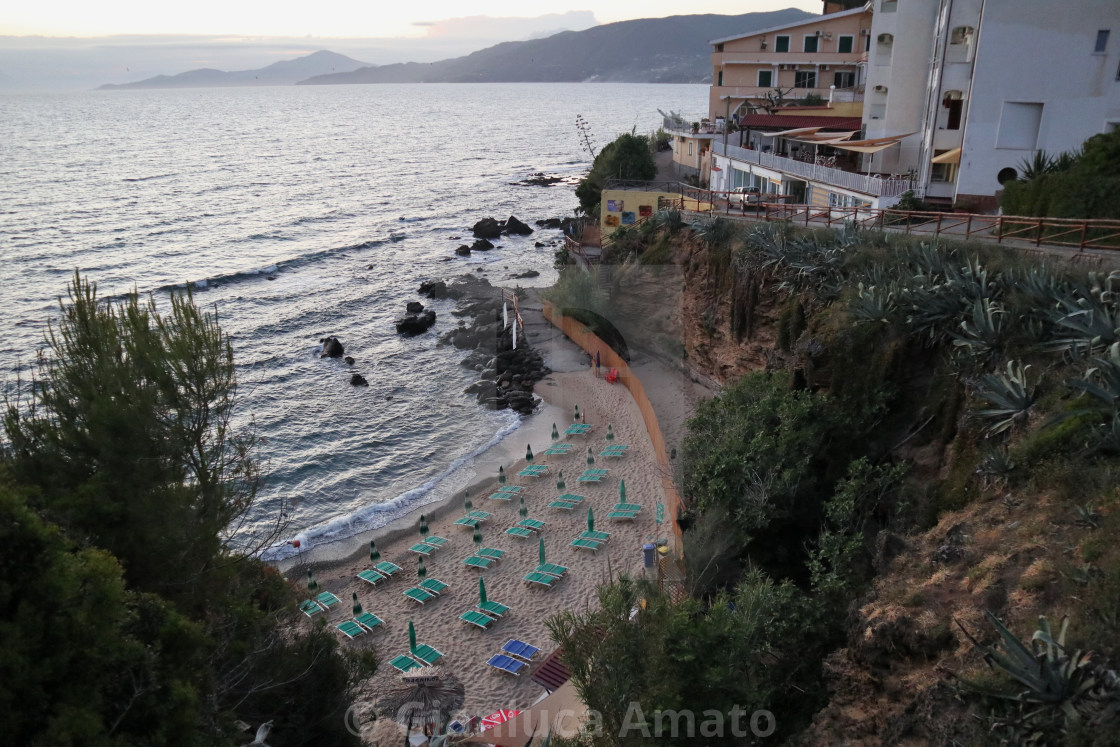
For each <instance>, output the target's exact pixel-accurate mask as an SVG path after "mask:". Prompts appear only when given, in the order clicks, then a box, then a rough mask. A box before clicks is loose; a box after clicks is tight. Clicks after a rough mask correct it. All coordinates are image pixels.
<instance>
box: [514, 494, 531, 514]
mask: <svg viewBox="0 0 1120 747" xmlns="http://www.w3.org/2000/svg"><path fill="white" fill-rule="evenodd" d="M517 513H519V514H521V518H522V519H524V518H525V517H526V516H528V515H529V507H528V506H526V505H525V498H524V497H522V498H521V508H519V509H517Z"/></svg>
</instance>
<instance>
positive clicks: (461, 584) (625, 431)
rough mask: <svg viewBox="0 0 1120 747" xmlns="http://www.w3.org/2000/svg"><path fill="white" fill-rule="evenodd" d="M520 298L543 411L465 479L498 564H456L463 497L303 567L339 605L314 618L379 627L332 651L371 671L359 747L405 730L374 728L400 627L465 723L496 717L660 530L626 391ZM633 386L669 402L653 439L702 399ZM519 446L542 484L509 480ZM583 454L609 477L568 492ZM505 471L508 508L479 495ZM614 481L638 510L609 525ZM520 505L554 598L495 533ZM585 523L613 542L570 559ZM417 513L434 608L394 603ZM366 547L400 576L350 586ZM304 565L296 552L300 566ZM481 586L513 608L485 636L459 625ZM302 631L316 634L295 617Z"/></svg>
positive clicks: (666, 385)
mask: <svg viewBox="0 0 1120 747" xmlns="http://www.w3.org/2000/svg"><path fill="white" fill-rule="evenodd" d="M538 309H539V305H534V302H533V301H532V300H530V302H529V303H527V304H525V305H524V307H523V309H522V313H523V315H524V316H525V318H526V322H527V324H526V332H527V333H528V335H529V337H530V340H531V341H532V342H533V344H534V345H535V346H536V347H537V348H538V349H541V350H542V351H543V352H544V354H545V357H546V362H547V363H548V364H549V365H550V367H551V368H553V370H554V371H560V373H554V374H552V375H550V376H549V377H547V378H546V379H544V380H542V381H541V382H538V384H537V386H536V388H535V391H536V393H537V394H538V395H540V396H541V397H542V398H543V399H544V401H545V403H546V404H545V406H544V407H543V408H542V410H541V411H540V412H539V413H537V414H535V415H533V416H532V417H531V418H529V419H527V420H526V423H525V425H523V426H522V428H520V429H518V431H517V432H516V433H515V434H513V435H512V436H510V437H509V438H508V439H506V441H508V442H509V443H503V444H501V445H499V447H496V448H495V449H493V450H491V452H488V453H487V454H484V455H482V456H481V457H480V458H479V460H478V463H477V464H476V465H475V466H476V472H477V474H479V475H482V476H483V477H482V478H480V479H477V480H476V481H475V483H474V484H472V485H471V486H470V487H469V488H468V490H469V491H470V495H471V500H472V502H473V504H474V508H475V509H476V510H482V511H487V512H489V513H491V514H492V517H491V518H490V519H489V520H487V521H486V522H485V523H484V524H483V526H482V536H483V546H485V547H493V548H498V549H501V550H505V551H506V555H505V557H504V558H503V559H502V560H501V561H499V562H498V563H497V564H495V565H493V566H491V567H490V568H489V569H487V570H478V569H475V568H471V567H468V566H465V565H463V560H464V559H465V558H466V557H468V556H469V555H471V554H472V553H473V552H474V550H475V545H474V543H473V542H472V534H473V532H472V531H471V529H470V528H468V527H464V526H456V525H455V524H454V521H455V519H457V518H459V517H461V516H462V515H463V514H465V512H466V511H465V509H464V507H463V492H462V491H459V492H458V493H457V494H456V495H455V496H454V497H452V498H450V499H448V500H446V501H444V502H443V503H442V504H433V505H428V506H425V507H423V508H422V509H418V510H416V511H414V512H413V513H410V514H409V515H407V516H405V517H402V518H400V519H398V520H397V521H395V522H393V524H391V525H389V526H388V527H384V528H382V529H381V530H378V531H376V532H375V533H373V534H372V535H368V534H367V535H360V536H358V537H355V538H353V539H352V540H348V541H347V542H345V543H338V544H339V545H343V547H335V548H334V550H333V553H332V556H331V559H330V560H329V561H328V562H322V560H321V558H322V557H323V556H320V558H319V559H317V560H319V561H320V562H315V563H314V565H313V567H314V570H315V574H316V580H317V581H318V583H319V587H320V589H322V590H326V591H331V592H333V593H334V594H335V595H337V596H338V597H339V598H340V599H341V600H342V603H341V604H340V605H337V606H336V607H335V608H334V609H333V610H331V611H330V612H329V613H327V615H326V621H327V624H329V625H331V626H332V627H333V626H334V625H336V624H337V623H338V622H340V621H342V620H347V619H350V617H351V614H350V611H351V602H352V593H354V592H357V594H358V599H359V601H360V602H361V604H362V606H363V608H364V609H365V611H368V612H372V613H374V614H375V615H377V616H378V617H380V618H381V619H382V620H384V621H385V623H386V625H385V626H384V628H379V629H377V630H376V631H375V632H373V633H370V634H367V635H364V636H361V637H359V638H357V639H354V640H347V639H345V638H344V637H343V636H342V634H341V633H339V634H338V635H339V636H340V638H342V639H343V645H344V646H347V647H353V648H366V647H372V648H374V649H375V650H376V652H377V654H378V656H379V660H380V665H379V668H378V671H377V673H376V675H375V676H374V677H372V678H371V679H370V680H368V681H367V682H366V683H364V684H363V686H362V689H361V692H360V693H359V695H358V696H357V698H356V700H355V709H354V715H355V716H356V717H357V720H358V722H359V723H361V724H362V727H361V732H362V737H363V738H364V739H365V740H367V742H370V743H373V742H376V741H384V740H388V739H399V738H400V737H401V736H402V735H403V727H402V726H400V725H397V724H395V723H394V722H393V720H392V719H391V718H380V719H379V720H377V721H376V722H374V721H373V719H372V715H373V713H374V711H375V710H376V709H377V698H378V694H379V693H384V692H385V691H386V689H387V688H389V687H390V686H392V685H393V684H395V683H398V682H399V680H400V673H399V672H398V671H397V670H395V669H394V668H393V667H392V666H390V664H389V662H390V661H391V660H392V659H393V658H394V657H396V656H398V655H401V654H407V653H408V650H409V646H408V623H409V621H412V622H413V623H414V624H415V628H416V637H417V642H418V643H420V644H427V645H429V646H433V647H434V648H436V649H437V650H439V651H440V652H442V653H443V654H444V657H443V659H442V660H441V661H440V662H439V663H440V665H441V667H442V668H443V671H444V672H449V673H452V674H454V675H455V676H456V677H457V678H458V679H459V680H460V681H461V682H462V683H463V685H464V687H465V690H466V694H465V702H464V704H463V711H464V712H465V713H467V714H469V715H479V716H483V715H486V714H488V713H491V712H493V711H494V710H496V709H498V708H517V709H520V708H524V707H526V706H528V705H530V704H531V703H533V702H534V701H535V700H537V699H538V698H539V697H540V696H541V695H542V694H543V693H544V690H543V689H542V688H541V686H540V685H538V684H536V683H534V682H533V681H532V679H531V673H532V671H534V670H535V668H536V666H537V665H538V664H539V662H540V660H541V659H543V658H544V656H546V655H547V654H548V653H550V652H551V651H552V650H553V649H554V648H555V646H554V645H553V644H552V643H551V641H550V639H549V636H548V629H547V625H546V620H547V618H548V617H549V616H551V615H553V614H555V613H557V612H560V611H563V610H572V611H575V612H584V611H586V610H587V609H589V608H594V607H596V606H597V599H596V587H597V586H598V585H599V584H602V583H606V582H608V581H610V580H611V579H612V578H617V576H618V575H619V574H622V573H625V574H630V575H639V574H641V573H642V572H643V569H642V546H643V544H645V543H648V542H655V541H656V540H657V539H659V538H662V537H665V536H666V533H667V532H669V531H670V529H669V528H668V527H664V528H659V527H658V526H657V524H656V521H655V517H656V507H657V504H658V502H663V501H664V500H665V498H664V494H663V492H662V488H661V474H660V471H659V469H660V468H659V466H658V464H657V462H656V460H655V457H654V454H653V447H652V445H651V443H650V439H649V436H648V434H647V432H646V429H645V425H644V423H643V421H642V417H641V413H640V412H639V410H638V408H637V406H636V404H635V403H634V401H633V399H632V397H631V395H630V393H629V391H628V390H627V389H626V388H625V387H623V386H622V385H620V384H609V383H607V382H606V381H605V380H604V379H603V378H602V377H601V376H600V377H596V376H595V375H594V373H593V372H592V370H591V368H590V366H589V365H588V360H589V359H588V356H587V355H586V354H584V353H583V352H582V351H581V350H579V349H578V348H577V347H576V346H575V345H574V344H573V343H571V342H570V341H569V340H567V339H566V338H564V337H563V335H562V334H561V333H559V332H558V331H557V330H555V328H553V327H552V326H551V325H550V324H548V323H547V322H544V321H543V319H540V318H539V316H538V314H537V310H538ZM640 370H641V378H642V381H643V383H644V385H645V387H646V389H647V390H651V394H652V391H658V392H661V393H669V396H659V397H651V398H652V399H653V400H654V404H655V407H657V408H658V417H659V419H660V420H661V421H662V430H664V431H666V432H672V433H678V432H683V428H684V422H685V420H686V419H687V417H688V416H689V415H690V414H691V413H692V412H693V411H694V410H695V406H696V402H697V400H698V398H700V397H703V396H708V395H710V392H709V391H708V390H707V389H706V388H704V387H703V386H702V385H696V384H692V383H689V384H687V385H685V384H682V382H684V381H686V379H687V377H685V375H684V374H682V373H681V372H680V371H677V370H674V369H673V368H672V367H670V366H667V365H664V364H659V363H658V362H657V361H655V360H645V361H643V362H642V365H641V367H640ZM575 405H578V406H579V409H580V412H581V413H583V414H584V418H585V422H587V423H589V424H592V426H593V428H592V429H591V432H590V433H589V434H587V435H584V436H564V435H563V431H564V429H565V428H566V427H567V426H568V425H569V424H571V422H572V413H573V407H574V406H575ZM553 422H555V423H556V425H557V427H558V429H559V431H560V433H561V437H560V442H561V443H565V442H568V443H572V444H573V445H574V446H573V448H572V450H571V451H570V453H568V454H566V455H559V456H545V455H544V454H543V452H544V450H545V449H547V448H548V447H549V446H551V445H552V440H551V430H552V423H553ZM608 423H609V424H610V425H611V426H612V430H613V432H614V435H615V438H614V441H613V443H614V444H626V445H628V446H629V449H628V450H627V452H626V455H625V456H624V457H622V458H620V459H619V458H607V457H601V456H600V452H601V451H602V449H603V447H604V446H606V445H607V443H608V442H607V441H606V438H605V437H606V433H607V424H608ZM526 443H528V444H531V445H532V448H533V452H534V454H535V456H536V457H537V458H536V460H535V463H536V464H542V463H546V464H548V465H549V470H548V472H547V473H546V474H545V476H543V477H539V478H532V477H521V476H518V475H517V473H518V472H519V471H520V470H521V469H522V468H524V467H525V466H526V462H525V459H524V448H525V447H524V444H526ZM588 447H591V449H592V453H593V455H594V457H595V464H594V466H595V467H596V468H606V469H608V470H609V474H608V476H607V477H606V478H605V479H604V480H603V481H602V482H600V483H597V484H595V483H578V482H577V478H578V477H579V475H580V474H582V473H583V471H584V469H586V468H587V462H586V459H587V449H588ZM499 463H501V464H504V465H505V469H506V473H507V475H508V479H507V483H506V484H507V485H521V486H523V490H522V492H521V493H520V495H519V496H518V497H515V498H513V499H512V500H509V501H503V500H495V499H491V498H489V496H490V495H491V494H492V493H493V492H494V491H495V489H496V488H498V487H499V485H498V481H497V466H496V465H497V464H499ZM561 471H562V472H563V476H564V480H565V482H566V483H567V486H566V489H565V490H564V491H559V490H558V489H557V486H556V481H557V477H558V473H559V472H561ZM623 480H625V484H626V501H627V502H628V503H637V504H640V505H642V507H643V509H642V511H641V512H640V514H639V517H638V518H637V519H636V520H634V521H616V520H610V519H608V518H607V513H608V512H609V511H610V510H611V507H612V506H614V504H615V503H617V502H619V486H620V483H621V481H623ZM560 492H567V493H576V494H578V495H582V496H584V500H583V502H582V503H581V504H579V506H578V507H577V508H576V509H574V510H572V511H565V510H562V509H557V508H550V507H549V506H548V504H549V503H550V502H551V501H552V500H554V499H555V498H556V496H557V495H558V494H559V493H560ZM520 496H523V497H524V498H525V505H526V507H527V508H528V510H529V514H528V515H529V518H533V519H540V520H543V521H545V522H547V525H546V526H545V528H544V530H543V531H542V532H541V534H540V536H541V537H543V538H544V543H545V550H546V556H547V561H548V562H549V563H556V564H560V565H563V566H565V567H567V568H568V571H567V573H566V574H565V575H564V577H563V578H561V579H560V581H559V582H557V583H556V584H555V585H554V587H553V588H551V589H544V588H542V587H539V586H536V585H534V584H529V583H528V582H526V581H525V580H524V576H525V575H526V574H527V573H530V572H531V571H533V570H534V568H535V567H536V566H537V564H538V562H539V558H538V554H539V540H538V538H537V536H532V537H529V538H524V539H522V538H519V537H515V536H512V535H508V534H505V530H506V529H507V528H509V527H512V526H514V525H515V524H516V523H517V522H518V521H519V520H520V518H521V517H520V515H519V512H518V510H519V508H520V501H519V499H518V498H519V497H520ZM588 508H591V509H592V510H593V511H594V514H595V529H596V530H598V531H606V532H610V533H611V537H610V540H609V542H607V543H606V544H605V545H603V546H602V547H601V548H600V549H599V550H598V551H596V552H592V551H590V550H583V549H577V548H574V547H571V546H570V543H571V541H572V540H573V539H575V538H576V537H577V535H579V533H580V532H582V531H583V530H585V529H587V519H588V517H587V513H588V512H587V509H588ZM420 513H424V514H425V516H426V518H427V520H428V526H429V529H430V532H431V534H434V535H437V536H440V537H445V538H447V539H448V540H449V542H448V543H447V544H446V545H445V546H444V547H443V548H442V549H440V550H438V551H436V552H434V553H433V554H432V555H430V556H429V557H427V558H425V560H424V564H425V566H426V569H427V578H429V579H433V578H434V579H439V580H440V581H443V582H444V583H446V584H448V585H449V588H447V589H446V590H445V591H444V592H443V593H442V594H440V596H439V598H438V599H435V600H432V601H429V602H427V603H426V604H423V605H421V604H419V603H417V602H414V601H412V600H410V599H408V598H407V597H405V596H404V592H405V591H406V590H407V589H409V588H410V587H412V586H414V585H415V584H416V583H417V582H418V581H419V579H418V575H417V568H418V557H419V556H418V555H417V554H416V553H413V552H410V551H409V549H408V548H409V547H411V546H412V545H414V544H416V543H418V542H419V541H420V539H421V537H420V535H419V531H418V525H419V515H420ZM371 536H372V537H373V538H375V539H376V542H377V547H378V550H379V552H380V553H381V559H382V560H388V561H391V562H393V563H395V564H397V565H399V566H400V567H401V568H402V570H401V571H400V572H399V573H397V574H396V575H394V576H393V577H392V578H391V579H390V580H389V581H387V582H384V583H381V584H378V585H377V586H376V587H373V586H370V585H369V584H367V583H366V582H364V581H362V580H360V579H358V578H356V574H357V573H358V572H359V571H362V570H364V569H366V568H369V567H371V565H372V564H371V562H370V561H369V558H368V542H369V539H370V537H371ZM304 560H305V561H306V560H307V558H306V555H305V557H304ZM284 570H285V571H287V572H288V573H289V576H290V577H291V578H293V581H294V582H295V583H300V582H301V581H302V571H303V568H302V567H300V566H290V567H288V568H285V569H284ZM480 576H481V577H483V578H484V579H485V584H486V591H487V597H488V598H489V599H490V600H492V601H496V602H500V603H502V604H504V605H507V606H509V607H510V608H512V610H511V612H509V613H507V614H506V615H505V616H504V617H503V618H502V619H500V620H499V621H497V622H496V623H495V624H494V625H492V626H490V628H489V629H488V630H483V629H481V628H478V627H476V626H474V625H470V624H468V623H465V622H463V621H461V620H460V619H459V616H460V615H461V614H462V613H463V612H465V611H467V610H472V609H474V606H475V604H476V603H477V602H478V601H479V589H478V579H479V577H480ZM300 624H302V625H311V624H315V623H313V622H312V621H310V620H302V621H301V623H300ZM510 638H514V639H518V640H521V641H525V642H527V643H530V644H532V645H534V646H537V647H539V648H541V649H542V654H541V655H540V656H539V657H538V658H537V659H536V660H535V661H534V664H533V666H532V667H530V668H529V669H527V670H523V671H522V674H521V676H519V677H514V676H512V675H509V674H506V673H504V672H501V671H498V670H497V669H494V668H492V667H490V666H489V665H488V664H487V660H488V659H489V658H490V657H491V656H493V655H494V654H496V653H499V650H500V648H501V646H502V644H503V643H504V642H505V641H506V640H508V639H510Z"/></svg>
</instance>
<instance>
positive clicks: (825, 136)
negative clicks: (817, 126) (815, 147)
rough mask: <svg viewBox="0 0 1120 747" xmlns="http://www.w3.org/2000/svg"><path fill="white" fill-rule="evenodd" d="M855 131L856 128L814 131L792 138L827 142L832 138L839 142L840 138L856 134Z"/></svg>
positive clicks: (844, 138) (804, 141)
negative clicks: (842, 130) (845, 130)
mask: <svg viewBox="0 0 1120 747" xmlns="http://www.w3.org/2000/svg"><path fill="white" fill-rule="evenodd" d="M856 132H857V130H852V131H851V132H814V133H812V134H808V135H799V136H798V137H795V138H793V139H794V140H798V141H800V142H802V143H828V142H830V141H834V140H835V141H836V142H839V141H841V140H847V139H848V138H850V137H851V136H852V135H854V134H856Z"/></svg>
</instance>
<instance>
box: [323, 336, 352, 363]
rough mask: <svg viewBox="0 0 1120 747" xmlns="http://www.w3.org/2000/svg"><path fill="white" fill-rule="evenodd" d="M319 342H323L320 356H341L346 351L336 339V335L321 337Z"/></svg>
mask: <svg viewBox="0 0 1120 747" xmlns="http://www.w3.org/2000/svg"><path fill="white" fill-rule="evenodd" d="M319 342H321V343H322V344H323V350H322V353H321V354H320V355H319V357H320V358H341V357H342V355H343V353H345V352H346V351H345V350H344V349H343V347H342V343H341V342H339V341H338V338H337V337H333V336H331V337H323V338H320V340H319Z"/></svg>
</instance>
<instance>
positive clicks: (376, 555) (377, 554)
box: [369, 540, 381, 563]
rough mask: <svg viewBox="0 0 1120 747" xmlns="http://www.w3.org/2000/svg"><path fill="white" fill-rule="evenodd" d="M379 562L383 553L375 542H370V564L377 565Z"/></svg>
mask: <svg viewBox="0 0 1120 747" xmlns="http://www.w3.org/2000/svg"><path fill="white" fill-rule="evenodd" d="M379 560H381V551H380V550H378V549H377V544H376V543H375V542H374V541H373V540H370V541H369V562H371V563H376V562H377V561H379Z"/></svg>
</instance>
